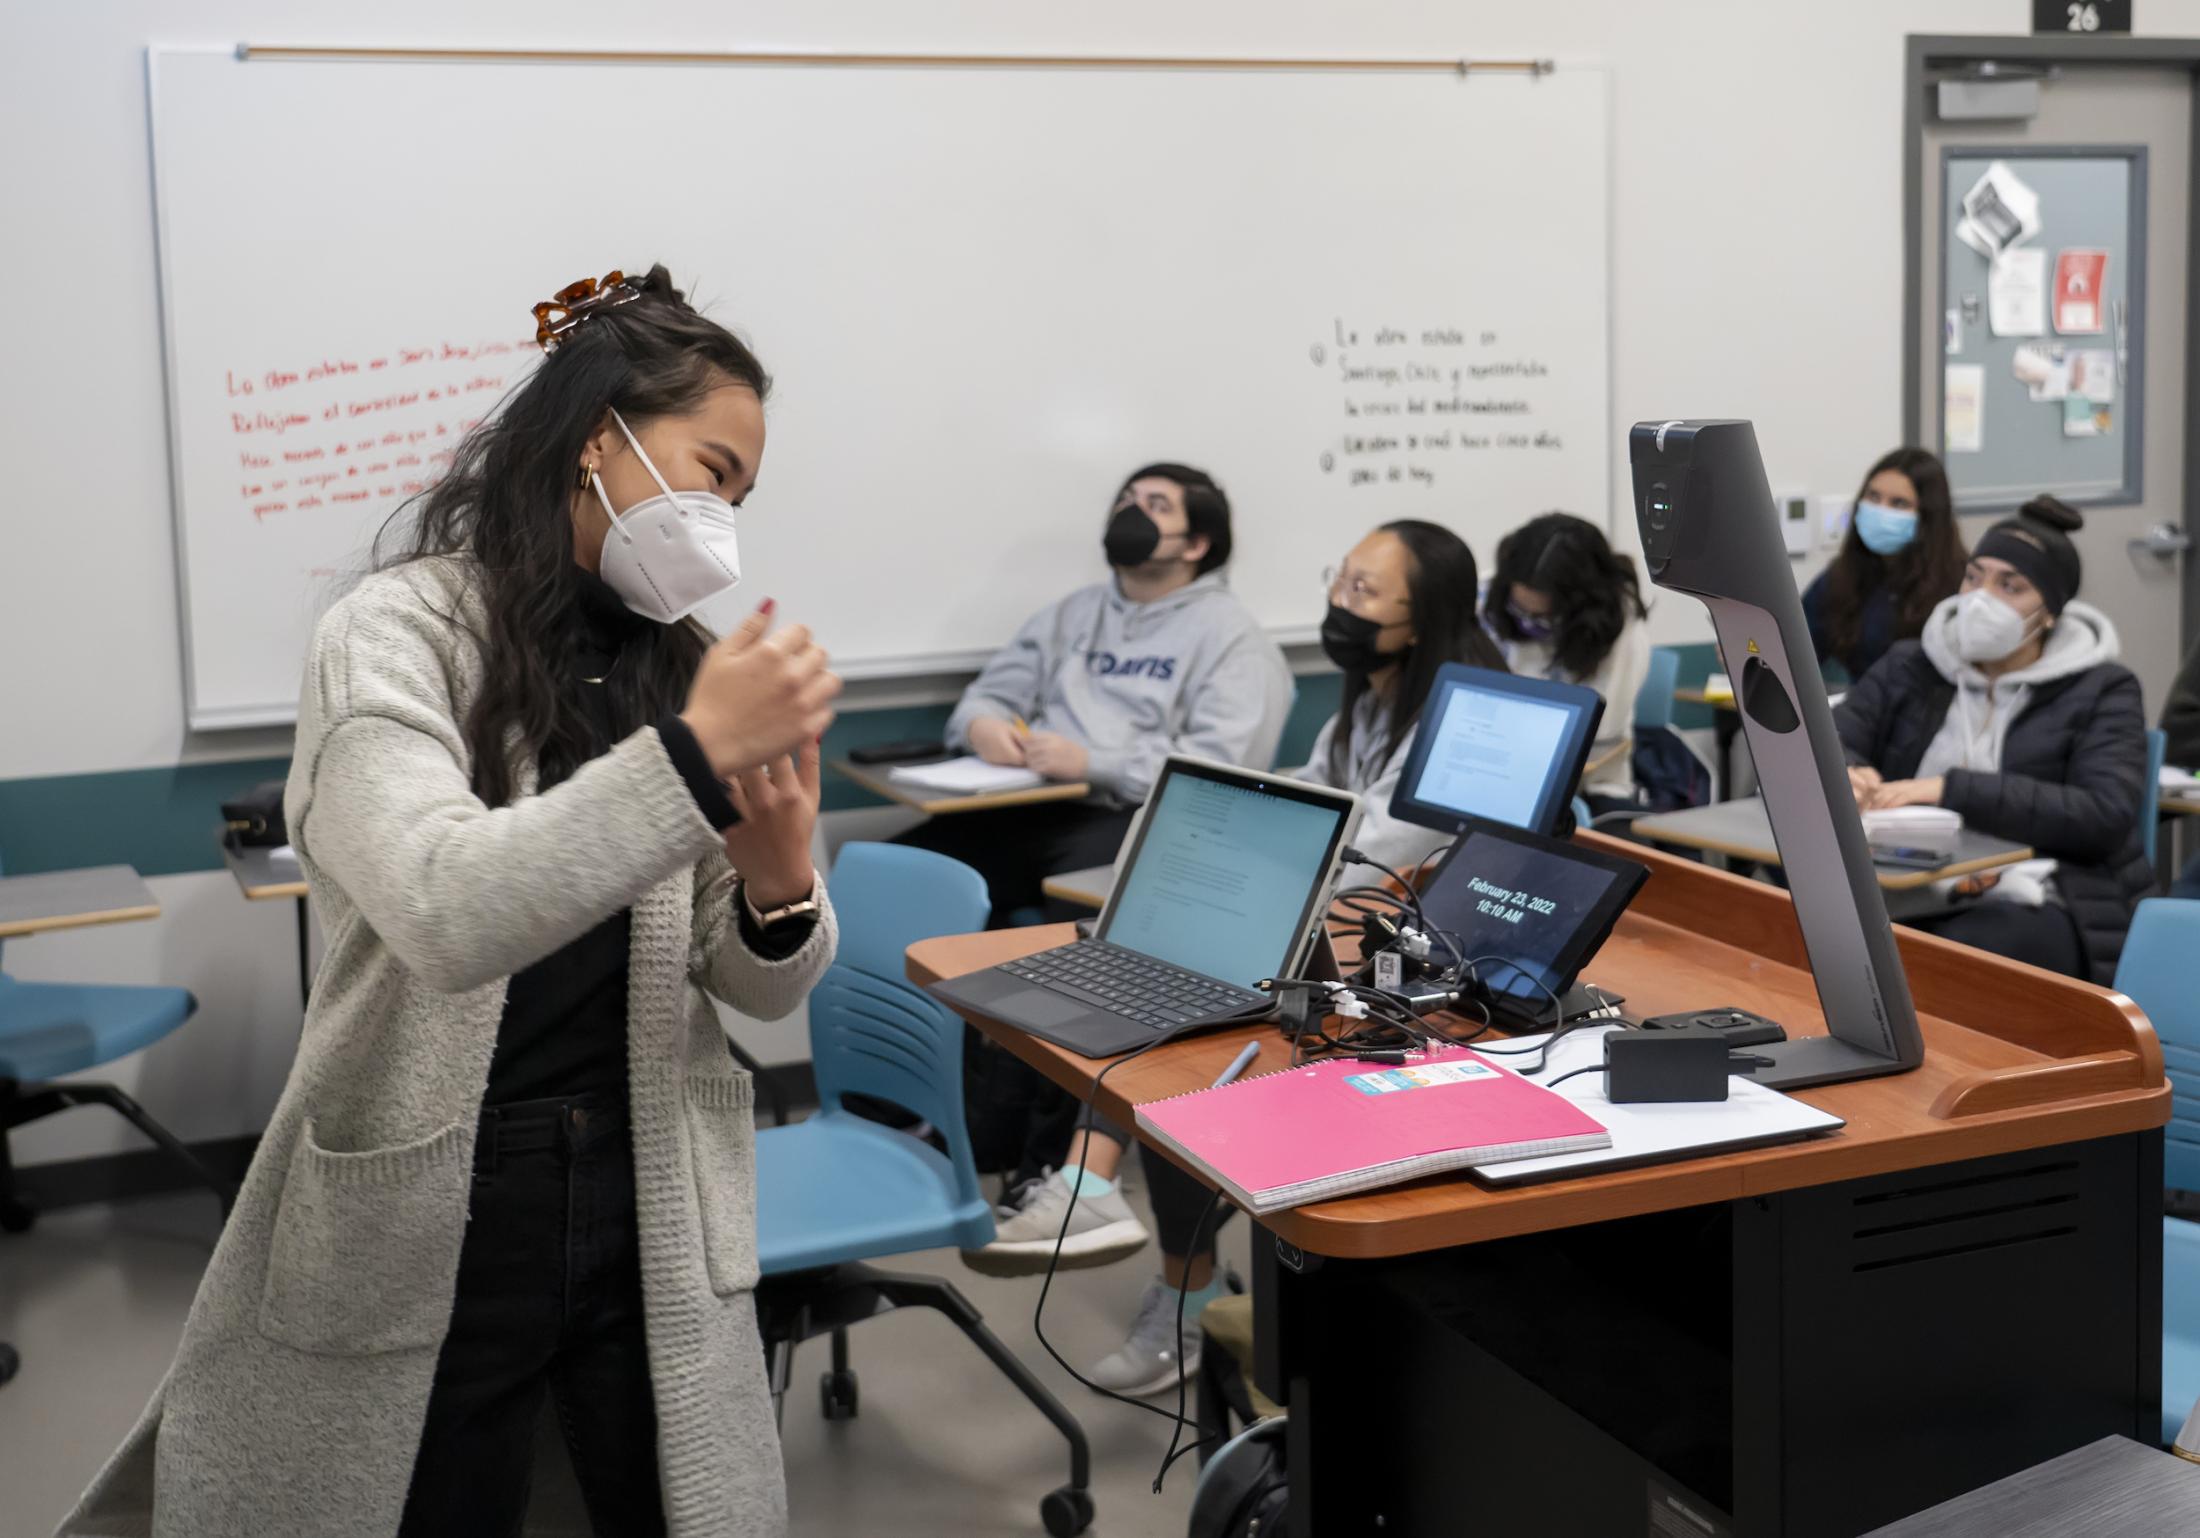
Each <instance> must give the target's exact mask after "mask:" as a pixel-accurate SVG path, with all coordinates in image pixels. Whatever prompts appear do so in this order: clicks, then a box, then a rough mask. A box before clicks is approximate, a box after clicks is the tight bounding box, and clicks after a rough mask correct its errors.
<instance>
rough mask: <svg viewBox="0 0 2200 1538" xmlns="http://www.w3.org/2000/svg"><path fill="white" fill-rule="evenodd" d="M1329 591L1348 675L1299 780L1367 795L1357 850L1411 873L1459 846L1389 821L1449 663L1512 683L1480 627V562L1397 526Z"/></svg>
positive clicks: (1328, 619) (1434, 537)
mask: <svg viewBox="0 0 2200 1538" xmlns="http://www.w3.org/2000/svg"><path fill="white" fill-rule="evenodd" d="M1325 575H1326V577H1327V580H1328V596H1329V611H1328V613H1327V614H1326V615H1325V616H1324V617H1323V620H1322V631H1321V637H1322V651H1323V652H1324V653H1325V654H1326V655H1327V656H1328V658H1329V660H1330V661H1331V662H1333V663H1335V664H1336V666H1337V670H1338V672H1340V673H1341V674H1343V675H1344V692H1343V696H1342V697H1341V698H1340V699H1339V701H1338V704H1337V713H1336V714H1335V715H1334V716H1331V717H1330V718H1329V720H1328V721H1327V722H1326V723H1325V724H1324V725H1323V726H1322V729H1321V734H1320V735H1319V736H1317V737H1316V738H1315V739H1314V746H1313V750H1312V752H1311V754H1310V755H1309V757H1308V761H1307V763H1306V766H1305V767H1304V768H1301V769H1294V770H1292V771H1291V773H1292V775H1293V776H1294V777H1295V778H1298V779H1302V780H1311V781H1313V782H1314V783H1315V784H1317V785H1334V786H1336V787H1337V788H1338V789H1340V790H1350V791H1356V792H1357V793H1358V794H1359V796H1360V798H1361V800H1362V802H1363V804H1364V807H1365V810H1364V811H1363V812H1362V814H1361V818H1360V831H1359V832H1358V833H1357V834H1356V835H1354V838H1353V843H1354V844H1355V845H1356V846H1357V847H1358V848H1359V849H1360V850H1361V852H1362V853H1364V854H1367V855H1369V856H1371V857H1372V858H1374V859H1377V860H1380V861H1382V862H1383V863H1384V864H1385V865H1388V866H1390V867H1391V868H1392V869H1394V870H1401V871H1410V870H1411V869H1412V868H1413V867H1414V866H1416V865H1419V864H1420V863H1421V862H1422V861H1423V860H1425V859H1426V858H1427V857H1428V856H1429V855H1430V854H1433V853H1434V852H1435V851H1436V850H1438V849H1440V848H1442V847H1443V846H1444V845H1445V844H1446V843H1448V842H1449V840H1448V839H1446V838H1444V837H1443V836H1442V835H1440V834H1437V833H1434V832H1431V831H1430V830H1429V829H1427V828H1421V827H1416V826H1414V825H1413V824H1411V823H1405V822H1400V821H1398V820H1397V819H1395V818H1393V817H1392V816H1391V815H1390V796H1391V792H1392V791H1394V790H1395V789H1397V786H1398V776H1399V775H1400V774H1401V773H1402V772H1403V771H1404V769H1405V761H1406V753H1407V750H1408V749H1409V748H1410V747H1411V746H1412V742H1413V728H1414V726H1415V724H1416V723H1418V722H1419V721H1420V719H1421V707H1422V706H1423V705H1424V704H1425V703H1427V701H1428V696H1429V690H1430V689H1431V688H1432V687H1434V685H1435V682H1436V672H1437V669H1439V668H1441V667H1442V666H1443V665H1444V664H1445V663H1447V662H1466V663H1471V664H1473V665H1474V666H1475V667H1479V668H1491V669H1494V670H1496V671H1498V672H1504V671H1505V658H1504V655H1503V654H1502V653H1501V652H1499V650H1498V649H1497V646H1496V644H1495V643H1494V642H1492V641H1491V640H1490V638H1489V636H1488V634H1487V633H1486V632H1484V630H1483V629H1482V627H1481V625H1480V623H1479V622H1478V621H1477V619H1476V617H1475V612H1474V595H1475V593H1477V592H1478V591H1479V590H1480V586H1481V583H1480V578H1479V576H1478V574H1477V572H1476V569H1475V560H1474V552H1473V551H1471V550H1469V549H1468V548H1467V543H1466V541H1465V540H1463V539H1461V538H1460V537H1459V536H1458V535H1456V534H1454V533H1452V532H1451V530H1449V529H1447V528H1445V527H1444V526H1443V525H1441V524H1435V523H1424V522H1422V521H1421V520H1419V519H1413V518H1407V519H1401V520H1400V521H1398V522H1396V523H1386V524H1384V525H1383V526H1382V527H1381V528H1379V529H1376V530H1375V531H1374V532H1373V533H1371V534H1369V535H1368V536H1367V537H1366V538H1365V539H1363V540H1361V541H1360V542H1359V543H1358V544H1357V545H1354V546H1353V547H1352V549H1351V551H1350V553H1348V554H1347V555H1346V556H1345V558H1344V561H1343V563H1342V564H1340V565H1338V566H1335V567H1332V568H1331V569H1330V570H1329V571H1328V572H1327V573H1326V574H1325Z"/></svg>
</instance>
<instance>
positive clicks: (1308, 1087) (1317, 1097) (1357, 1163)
mask: <svg viewBox="0 0 2200 1538" xmlns="http://www.w3.org/2000/svg"><path fill="white" fill-rule="evenodd" d="M1138 1124H1139V1125H1140V1126H1141V1127H1143V1128H1145V1129H1146V1130H1147V1131H1148V1132H1150V1133H1151V1134H1152V1135H1153V1136H1154V1137H1156V1138H1158V1139H1159V1140H1160V1141H1161V1142H1163V1143H1165V1144H1166V1145H1168V1147H1169V1148H1171V1149H1173V1150H1174V1151H1175V1152H1177V1153H1178V1154H1180V1155H1182V1156H1183V1157H1184V1158H1185V1159H1186V1160H1188V1161H1189V1162H1190V1163H1191V1164H1192V1165H1193V1166H1194V1167H1195V1168H1197V1169H1199V1170H1201V1171H1203V1172H1205V1174H1206V1175H1207V1177H1208V1178H1209V1179H1211V1180H1213V1181H1214V1182H1215V1184H1217V1185H1219V1186H1221V1187H1222V1189H1223V1190H1224V1191H1226V1192H1228V1193H1229V1194H1230V1197H1231V1199H1232V1200H1234V1201H1236V1202H1237V1204H1238V1205H1239V1206H1240V1207H1242V1208H1244V1209H1245V1210H1246V1211H1247V1212H1251V1213H1256V1214H1257V1213H1263V1212H1275V1211H1278V1210H1279V1209H1281V1208H1285V1207H1297V1206H1301V1205H1303V1204H1304V1203H1307V1202H1315V1201H1324V1200H1327V1199H1329V1198H1331V1197H1337V1196H1349V1195H1351V1194H1352V1193H1353V1192H1355V1191H1370V1190H1373V1189H1375V1188H1376V1187H1378V1186H1387V1185H1395V1184H1397V1183H1398V1182H1399V1181H1403V1180H1416V1179H1419V1178H1420V1177H1421V1176H1423V1175H1435V1174H1441V1173H1443V1172H1444V1171H1446V1170H1455V1169H1464V1168H1466V1167H1467V1166H1469V1165H1480V1164H1497V1163H1502V1162H1504V1161H1505V1160H1508V1159H1534V1158H1540V1157H1542V1156H1544V1155H1547V1154H1562V1153H1580V1152H1582V1151H1584V1150H1588V1149H1596V1148H1608V1147H1610V1146H1611V1143H1612V1135H1611V1134H1610V1133H1609V1132H1607V1131H1606V1130H1605V1129H1604V1126H1603V1124H1602V1123H1600V1122H1598V1121H1597V1120H1596V1119H1595V1118H1593V1117H1591V1116H1590V1115H1589V1114H1588V1113H1587V1112H1585V1111H1583V1110H1582V1109H1581V1108H1580V1107H1579V1106H1577V1105H1575V1104H1574V1103H1573V1102H1572V1101H1570V1100H1567V1099H1566V1098H1565V1097H1564V1096H1562V1095H1558V1094H1554V1093H1553V1092H1551V1091H1550V1090H1547V1089H1545V1088H1544V1087H1543V1086H1542V1085H1540V1084H1537V1083H1535V1082H1534V1081H1532V1080H1529V1079H1523V1078H1522V1077H1520V1075H1518V1074H1516V1073H1514V1072H1513V1071H1512V1070H1510V1069H1508V1068H1502V1067H1500V1066H1498V1065H1497V1064H1496V1063H1493V1062H1491V1061H1490V1060H1489V1059H1488V1058H1485V1057H1483V1056H1481V1055H1480V1054H1479V1053H1476V1052H1472V1051H1469V1050H1468V1049H1466V1048H1464V1047H1447V1048H1443V1049H1440V1050H1438V1051H1434V1052H1427V1053H1420V1052H1414V1053H1409V1054H1407V1056H1406V1061H1405V1064H1404V1066H1402V1067H1397V1068H1390V1067H1384V1066H1382V1065H1380V1064H1375V1063H1361V1062H1353V1061H1350V1060H1338V1061H1331V1062H1322V1063H1310V1064H1308V1065H1307V1066H1306V1067H1304V1068H1287V1069H1284V1070H1283V1071H1282V1072H1280V1073H1269V1074H1262V1075H1261V1076H1260V1077H1258V1078H1254V1079H1240V1080H1238V1081H1237V1082H1236V1083H1235V1084H1224V1085H1220V1086H1217V1087H1216V1088H1214V1089H1202V1090H1195V1091H1193V1092H1192V1093H1191V1094H1188V1095H1178V1096H1175V1097H1174V1098H1172V1099H1168V1100H1156V1101H1153V1102H1151V1103H1149V1104H1146V1105H1142V1106H1140V1107H1138Z"/></svg>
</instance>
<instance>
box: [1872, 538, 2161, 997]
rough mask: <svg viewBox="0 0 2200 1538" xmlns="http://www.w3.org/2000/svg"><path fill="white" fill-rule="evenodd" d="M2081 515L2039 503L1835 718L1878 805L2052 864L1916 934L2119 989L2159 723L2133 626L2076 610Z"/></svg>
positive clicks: (1995, 541) (2021, 870) (1995, 542)
mask: <svg viewBox="0 0 2200 1538" xmlns="http://www.w3.org/2000/svg"><path fill="white" fill-rule="evenodd" d="M2084 521H2085V520H2084V517H2083V515H2082V514H2080V513H2079V512H2078V510H2077V509H2076V508H2073V507H2070V506H2067V505H2066V504H2064V503H2062V502H2059V501H2057V500H2056V499H2055V498H2053V497H2036V498H2034V499H2033V500H2032V501H2030V502H2027V503H2026V504H2025V505H2024V507H2023V509H2022V510H2021V511H2020V512H2019V513H2018V514H2017V516H2016V517H2014V518H2010V519H2005V520H2003V521H2002V522H2000V523H1997V524H1995V525H1994V526H1993V527H1992V528H1991V529H1989V530H1987V531H1986V533H1985V535H1984V536H1983V537H1981V538H1980V540H1979V542H1978V546H1977V548H1976V549H1974V550H1973V551H1972V552H1971V559H1970V563H1969V565H1968V566H1967V567H1966V568H1965V570H1964V576H1963V588H1962V591H1960V592H1959V593H1957V594H1956V595H1955V596H1954V597H1952V598H1947V599H1944V600H1942V602H1941V603H1940V605H1939V606H1938V607H1937V608H1935V609H1934V610H1933V613H1932V616H1931V618H1929V619H1928V620H1927V621H1926V622H1925V630H1924V633H1923V635H1922V636H1920V637H1919V638H1918V639H1917V640H1914V641H1897V642H1895V643H1894V645H1893V646H1892V647H1890V648H1889V649H1888V651H1887V654H1886V655H1885V656H1884V657H1882V658H1881V659H1880V660H1879V661H1878V662H1877V663H1876V664H1874V665H1873V667H1872V669H1871V671H1869V672H1868V673H1866V674H1865V675H1864V676H1863V678H1862V679H1860V680H1858V682H1857V684H1856V686H1855V687H1854V688H1852V689H1850V690H1849V693H1848V696H1847V698H1845V699H1844V700H1842V702H1841V705H1840V707H1839V708H1838V709H1837V710H1836V711H1835V712H1834V722H1835V724H1836V725H1837V726H1838V727H1839V729H1840V732H1841V745H1842V748H1843V750H1844V751H1845V752H1846V754H1847V757H1848V761H1849V782H1850V785H1851V786H1852V788H1853V789H1854V790H1855V793H1856V799H1857V804H1858V805H1859V806H1861V807H1865V808H1876V807H1894V806H1945V807H1948V808H1950V809H1952V810H1954V811H1956V812H1960V813H1961V814H1962V816H1963V821H1964V824H1965V826H1967V827H1972V828H1976V829H1978V830H1979V831H1980V832H1982V833H1991V834H1993V835H1995V836H1996V837H1999V838H2007V839H2015V840H2018V841H2020V842H2023V843H2026V844H2029V845H2031V847H2032V848H2033V850H2034V851H2035V852H2036V853H2037V854H2038V856H2039V858H2038V859H2036V860H2030V861H2026V862H2025V863H2024V864H2022V865H2017V866H2011V867H2008V868H2007V869H2005V870H2003V871H2001V872H1998V873H1988V875H1987V876H1986V877H1983V878H1971V879H1969V880H1966V881H1960V882H1956V883H1953V884H1952V885H1953V888H1954V890H1952V891H1951V892H1950V893H1949V894H1948V895H1949V896H1950V898H1951V900H1953V901H1954V902H1955V903H1956V906H1955V908H1954V910H1953V911H1952V912H1950V913H1948V914H1945V915H1939V916H1935V917H1933V918H1930V919H1917V920H1911V921H1910V922H1912V923H1914V924H1915V925H1916V927H1918V928H1921V929H1927V930H1930V931H1932V932H1933V933H1935V934H1939V935H1943V936H1945V937H1947V938H1948V939H1951V940H1960V941H1962V942H1963V943H1964V944H1966V945H1975V946H1978V947H1979V948H1980V949H1982V950H1989V951H1993V952H1995V953H1997V954H1999V955H2003V956H2013V957H2016V958H2017V959H2019V960H2022V961H2029V962H2031V963H2033V964H2034V965H2035V966H2043V967H2047V968H2050V969H2051V970H2054V971H2058V972H2063V973H2067V974H2069V975H2070V976H2073V977H2083V978H2090V979H2092V980H2093V981H2095V982H2099V983H2106V982H2108V981H2109V980H2110V979H2111V978H2112V977H2114V976H2115V972H2116V958H2117V956H2118V955H2119V954H2121V952H2122V951H2123V946H2124V935H2125V932H2126V931H2127V930H2129V929H2130V927H2131V910H2132V908H2133V906H2134V905H2135V904H2136V903H2137V902H2138V900H2139V899H2140V898H2141V897H2143V896H2145V895H2146V894H2147V893H2148V892H2149V891H2150V890H2151V889H2152V887H2153V884H2154V873H2153V871H2152V870H2151V869H2150V868H2149V866H2148V864H2147V861H2146V858H2145V856H2144V855H2143V854H2142V853H2141V852H2140V842H2139V834H2140V829H2139V810H2140V806H2141V802H2142V798H2143V795H2144V791H2145V785H2146V772H2147V768H2146V765H2147V749H2146V716H2145V713H2144V711H2143V710H2142V708H2141V706H2140V699H2139V680H2138V679H2137V678H2135V677H2133V676H2132V673H2131V671H2130V669H2128V668H2126V667H2124V666H2122V665H2121V664H2120V663H2118V662H2117V661H2116V656H2117V638H2116V627H2115V626H2114V625H2113V624H2111V623H2110V622H2109V619H2108V616H2107V615H2105V614H2103V613H2101V611H2100V610H2098V609H2096V608H2094V607H2092V606H2091V605H2090V604H2084V603H2079V602H2077V601H2076V599H2077V592H2078V581H2079V577H2080V575H2081V567H2080V564H2079V560H2078V551H2077V547H2076V546H2074V545H2073V544H2071V542H2070V535H2071V533H2072V531H2074V530H2076V529H2078V528H2080V527H2082V526H2083V524H2084Z"/></svg>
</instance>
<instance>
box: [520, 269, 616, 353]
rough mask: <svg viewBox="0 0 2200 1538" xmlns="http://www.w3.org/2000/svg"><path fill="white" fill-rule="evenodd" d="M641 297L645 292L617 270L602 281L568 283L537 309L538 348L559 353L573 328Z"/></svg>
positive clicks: (536, 334) (596, 279) (536, 330)
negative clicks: (604, 311)
mask: <svg viewBox="0 0 2200 1538" xmlns="http://www.w3.org/2000/svg"><path fill="white" fill-rule="evenodd" d="M641 297H642V291H641V290H640V289H638V288H636V287H635V286H634V285H633V284H631V283H629V282H627V280H626V274H625V273H623V272H621V271H620V270H619V269H618V268H616V267H614V268H612V269H611V271H609V272H607V273H605V274H604V275H603V276H602V277H601V278H600V279H599V278H583V279H581V280H580V281H579V282H578V283H568V284H566V285H565V287H563V288H561V289H559V290H558V291H557V292H556V293H555V294H552V295H551V296H550V297H549V298H548V299H545V300H544V301H543V302H542V303H540V304H538V305H536V306H535V345H536V346H538V347H540V348H541V349H542V350H543V351H544V352H546V353H551V352H556V351H557V350H558V344H559V343H560V342H562V341H564V340H565V339H566V338H567V337H568V336H570V335H571V334H572V332H573V328H574V327H576V326H578V325H579V324H580V323H581V322H582V321H584V320H586V319H588V317H589V316H591V315H593V314H595V313H596V312H597V311H598V310H614V309H617V308H618V307H619V306H620V305H622V304H626V303H628V302H629V301H631V300H635V299H639V298H641Z"/></svg>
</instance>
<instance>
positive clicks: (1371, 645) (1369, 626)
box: [1322, 604, 1405, 674]
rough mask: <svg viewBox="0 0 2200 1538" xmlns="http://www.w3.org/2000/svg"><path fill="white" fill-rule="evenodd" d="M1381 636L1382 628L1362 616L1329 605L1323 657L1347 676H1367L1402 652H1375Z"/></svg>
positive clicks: (1394, 660) (1323, 621)
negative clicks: (1376, 640)
mask: <svg viewBox="0 0 2200 1538" xmlns="http://www.w3.org/2000/svg"><path fill="white" fill-rule="evenodd" d="M1382 633H1383V627H1382V626H1381V625H1378V624H1376V623H1375V621H1373V620H1371V619H1369V618H1367V617H1366V616H1365V615H1360V614H1354V613H1353V612H1352V611H1351V610H1350V609H1345V608H1340V607H1339V606H1338V605H1336V604H1331V605H1330V606H1329V613H1328V614H1327V615H1326V616H1324V617H1323V619H1322V655H1323V656H1325V657H1327V658H1328V659H1329V660H1330V661H1331V662H1334V663H1335V664H1336V665H1337V667H1338V668H1339V669H1340V670H1341V671H1343V672H1346V673H1360V674H1367V673H1372V672H1375V671H1376V670H1377V669H1379V668H1386V667H1388V666H1390V664H1391V663H1393V662H1396V661H1397V660H1398V659H1399V658H1400V657H1403V656H1404V655H1405V651H1404V650H1402V649H1401V650H1399V651H1394V652H1386V651H1380V650H1378V649H1377V648H1376V645H1375V638H1376V637H1377V636H1379V635H1381V634H1382Z"/></svg>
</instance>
